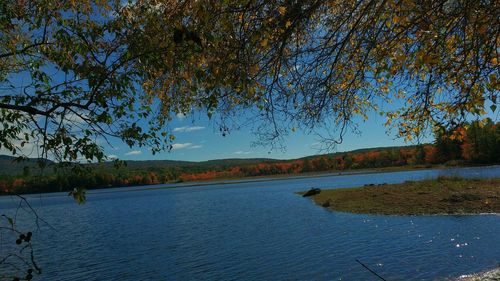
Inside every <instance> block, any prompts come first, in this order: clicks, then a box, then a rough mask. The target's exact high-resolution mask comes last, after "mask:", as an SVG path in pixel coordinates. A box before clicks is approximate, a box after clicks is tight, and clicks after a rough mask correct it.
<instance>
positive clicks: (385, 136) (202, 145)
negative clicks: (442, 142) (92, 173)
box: [106, 113, 433, 161]
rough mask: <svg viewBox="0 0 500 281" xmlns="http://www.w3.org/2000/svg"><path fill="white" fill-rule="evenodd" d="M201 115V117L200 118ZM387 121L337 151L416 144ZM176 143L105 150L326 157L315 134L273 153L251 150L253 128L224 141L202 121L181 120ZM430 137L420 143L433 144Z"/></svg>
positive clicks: (364, 125)
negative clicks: (162, 148)
mask: <svg viewBox="0 0 500 281" xmlns="http://www.w3.org/2000/svg"><path fill="white" fill-rule="evenodd" d="M200 115H201V114H200ZM384 123H385V117H382V116H379V115H378V114H375V113H373V114H371V115H370V118H369V120H368V121H366V122H363V121H360V122H359V123H358V124H359V128H358V129H359V131H360V134H356V133H352V132H348V133H347V134H346V135H345V137H344V141H343V143H342V144H340V145H338V146H337V147H336V149H335V151H349V150H354V149H359V148H368V147H379V146H399V145H408V144H415V143H416V142H414V143H405V142H404V141H403V140H402V139H397V138H396V137H395V133H396V131H394V132H390V131H389V132H387V129H388V128H386V127H385V126H384ZM170 126H171V128H173V131H174V134H175V136H176V140H175V142H174V144H173V147H174V148H173V150H172V151H170V152H168V151H165V152H161V153H159V154H156V155H152V154H151V153H150V152H149V150H148V149H147V148H139V147H134V148H129V147H128V146H126V145H125V144H123V143H120V142H119V141H116V142H115V141H113V146H114V147H113V148H110V147H106V152H107V155H108V156H111V157H118V158H119V159H122V160H150V159H155V160H186V161H205V160H211V159H223V158H261V157H266V158H278V159H292V158H299V157H303V156H309V155H315V154H322V153H325V151H324V150H321V140H320V139H319V138H318V136H316V135H315V134H313V133H308V132H304V131H301V130H297V131H296V132H295V133H290V135H289V136H288V137H287V138H286V143H285V145H286V150H285V151H281V150H274V151H271V150H270V148H269V147H263V146H257V147H254V146H252V142H253V141H255V140H256V139H257V137H256V136H254V135H253V134H252V133H251V128H249V127H244V128H241V129H239V130H235V131H231V132H230V134H228V135H226V136H225V137H223V136H222V135H221V133H220V132H219V130H218V127H216V126H215V125H214V123H213V122H209V121H208V120H207V119H206V118H204V117H203V116H202V115H201V117H196V118H194V117H191V116H186V117H183V116H179V117H177V118H175V120H173V122H172V124H170ZM432 139H433V138H432V136H431V135H429V136H427V137H426V138H424V139H422V140H421V142H431V141H432Z"/></svg>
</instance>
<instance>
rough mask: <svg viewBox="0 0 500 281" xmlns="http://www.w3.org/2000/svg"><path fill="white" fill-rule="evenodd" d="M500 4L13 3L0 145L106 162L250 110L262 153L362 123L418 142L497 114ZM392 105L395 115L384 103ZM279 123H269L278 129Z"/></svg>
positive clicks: (3, 59) (5, 12) (4, 24)
mask: <svg viewBox="0 0 500 281" xmlns="http://www.w3.org/2000/svg"><path fill="white" fill-rule="evenodd" d="M499 10H500V3H499V2H498V1H486V0H485V1H466V0H463V1H460V0H434V1H410V0H386V1H374V0H371V1H368V0H365V1H354V0H352V1H336V0H316V1H313V0H303V1H300V0H282V1H252V0H234V1H195V0H185V1H168V0H163V1H162V0H148V1H145V0H137V1H129V2H124V1H118V0H116V1H111V0H99V1H56V0H43V1H29V0H25V1H13V0H9V1H3V2H2V3H1V4H0V11H1V12H0V124H1V125H0V126H1V130H0V145H1V147H3V148H6V149H8V150H10V151H11V152H12V154H19V153H20V152H21V147H23V146H26V145H33V149H37V150H38V151H39V153H38V154H39V155H40V156H42V157H46V158H47V157H49V158H50V157H52V158H54V159H56V160H59V161H73V160H76V159H78V158H80V157H83V158H85V159H89V160H91V159H93V160H96V159H97V160H102V159H104V158H105V155H104V153H103V148H102V145H101V144H99V140H103V139H104V140H105V139H107V138H120V139H122V140H123V141H125V142H126V143H127V144H128V145H130V146H136V145H137V146H148V147H149V148H151V149H152V151H153V152H156V151H159V150H161V149H165V148H167V149H168V147H169V145H170V144H171V142H172V141H173V140H174V138H175V137H174V136H173V135H172V131H171V130H169V126H168V124H169V121H171V120H172V118H173V117H174V116H175V115H176V114H179V113H184V114H187V113H190V112H192V111H205V112H206V113H207V115H208V116H209V117H211V118H217V120H218V124H220V128H221V131H222V132H223V133H225V132H226V131H227V130H229V128H231V125H232V124H231V120H232V118H231V117H232V116H233V115H234V114H236V113H240V112H241V111H244V110H248V111H249V112H252V113H254V114H255V116H257V117H258V118H255V116H254V118H253V120H260V121H261V122H260V123H259V122H258V123H257V124H262V126H259V125H256V130H257V131H258V132H259V136H260V137H261V138H260V139H259V140H260V141H261V143H264V144H274V143H276V142H277V141H278V142H279V140H280V139H281V138H282V137H283V136H286V134H287V133H288V132H290V131H293V130H295V129H296V128H305V129H315V128H321V127H325V128H328V130H329V132H332V135H327V136H325V137H326V139H327V140H329V141H330V142H331V143H336V142H339V141H342V136H343V134H344V133H345V132H346V130H348V129H349V127H350V126H355V125H356V123H355V121H356V120H357V118H358V117H362V118H367V117H368V114H369V112H370V111H376V112H379V113H381V114H383V115H385V116H386V117H387V125H388V126H394V127H395V128H397V130H398V135H399V136H401V137H405V138H407V139H411V138H414V137H415V136H418V135H419V134H421V133H422V132H424V131H425V130H427V129H428V128H429V127H434V126H440V127H445V128H447V129H450V128H451V129H453V128H454V127H456V126H458V124H459V123H460V122H461V121H464V120H465V119H466V118H467V117H470V116H471V114H472V115H477V116H482V115H485V114H486V111H487V110H490V109H489V108H487V106H491V110H492V111H495V109H496V104H497V94H498V90H499V88H500V84H499V82H498V70H499V64H498V60H499V59H500V58H499V55H498V50H499V43H500V37H499V33H500V23H499V21H500V17H499V14H498V11H499ZM389 103H393V105H388V104H389ZM269 124H271V126H270V125H269Z"/></svg>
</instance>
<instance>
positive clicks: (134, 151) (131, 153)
mask: <svg viewBox="0 0 500 281" xmlns="http://www.w3.org/2000/svg"><path fill="white" fill-rule="evenodd" d="M139 154H142V151H140V150H132V151H129V152H127V153H125V155H139Z"/></svg>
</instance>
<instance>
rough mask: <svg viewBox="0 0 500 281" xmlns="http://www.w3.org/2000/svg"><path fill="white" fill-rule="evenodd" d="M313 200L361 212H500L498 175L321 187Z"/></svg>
mask: <svg viewBox="0 0 500 281" xmlns="http://www.w3.org/2000/svg"><path fill="white" fill-rule="evenodd" d="M313 200H314V202H315V203H316V204H318V205H321V206H323V207H326V208H330V209H332V210H335V211H342V212H351V213H360V214H385V215H419V214H478V213H500V178H494V179H462V178H448V177H441V178H438V179H434V180H424V181H415V182H413V181H411V182H410V181H409V182H405V183H402V184H391V185H373V186H364V187H360V188H342V189H331V190H323V191H321V193H320V194H318V195H314V196H313Z"/></svg>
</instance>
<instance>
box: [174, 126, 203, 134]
mask: <svg viewBox="0 0 500 281" xmlns="http://www.w3.org/2000/svg"><path fill="white" fill-rule="evenodd" d="M203 129H205V127H202V126H184V127H177V128H174V133H189V132H193V131H199V130H203Z"/></svg>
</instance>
